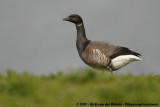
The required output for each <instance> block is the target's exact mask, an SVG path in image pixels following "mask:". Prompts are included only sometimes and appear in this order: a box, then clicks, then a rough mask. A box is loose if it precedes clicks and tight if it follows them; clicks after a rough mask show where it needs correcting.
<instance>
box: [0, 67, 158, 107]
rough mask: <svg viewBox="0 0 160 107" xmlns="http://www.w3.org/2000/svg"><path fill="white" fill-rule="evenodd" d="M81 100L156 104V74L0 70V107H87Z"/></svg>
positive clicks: (88, 70) (93, 102) (90, 102)
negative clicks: (36, 74)
mask: <svg viewBox="0 0 160 107" xmlns="http://www.w3.org/2000/svg"><path fill="white" fill-rule="evenodd" d="M85 103H88V104H89V105H87V106H89V107H96V106H95V105H94V106H93V105H90V104H96V103H101V104H105V103H122V104H125V103H134V104H145V103H156V104H157V103H158V104H159V106H160V76H151V75H139V76H134V75H130V74H114V75H111V74H110V73H107V72H97V71H92V70H90V69H75V70H71V71H70V72H69V73H68V74H64V73H62V72H59V73H57V74H50V75H49V76H35V75H32V74H29V73H26V72H24V73H21V74H19V73H16V72H14V71H12V70H8V71H7V72H6V74H0V107H78V106H79V107H87V106H85ZM78 104H79V105H78ZM80 104H81V105H80ZM122 106H125V105H122ZM122 106H121V107H122ZM99 107H104V106H99ZM112 107H114V106H112ZM117 107H118V106H117ZM127 107H129V106H127ZM141 107H142V106H141ZM154 107H155V106H154Z"/></svg>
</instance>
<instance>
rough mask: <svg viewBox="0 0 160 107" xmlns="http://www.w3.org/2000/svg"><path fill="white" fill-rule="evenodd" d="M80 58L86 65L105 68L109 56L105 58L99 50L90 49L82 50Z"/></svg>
mask: <svg viewBox="0 0 160 107" xmlns="http://www.w3.org/2000/svg"><path fill="white" fill-rule="evenodd" d="M81 59H82V60H83V62H84V63H86V64H87V65H89V66H91V67H93V68H95V69H107V65H108V63H109V61H110V60H109V58H107V57H106V56H105V55H104V54H103V53H102V52H101V51H100V50H98V49H92V50H91V51H90V52H84V53H83V54H82V56H81Z"/></svg>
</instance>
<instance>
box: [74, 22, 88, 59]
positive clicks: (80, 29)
mask: <svg viewBox="0 0 160 107" xmlns="http://www.w3.org/2000/svg"><path fill="white" fill-rule="evenodd" d="M76 28H77V41H76V46H77V49H78V53H79V55H80V56H81V54H82V52H83V51H84V50H85V48H86V46H87V44H88V43H89V40H88V39H87V38H86V34H85V28H84V25H83V23H80V24H76Z"/></svg>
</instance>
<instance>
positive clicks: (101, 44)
mask: <svg viewBox="0 0 160 107" xmlns="http://www.w3.org/2000/svg"><path fill="white" fill-rule="evenodd" d="M63 20H64V21H69V22H72V23H74V24H75V25H76V29H77V40H76V47H77V50H78V53H79V56H80V58H81V59H82V61H83V62H84V63H85V64H87V65H88V66H90V67H92V68H94V69H98V70H103V71H110V72H111V73H112V71H116V70H118V69H120V68H122V67H124V66H126V65H128V64H129V63H131V62H133V61H141V60H142V59H141V58H140V56H141V55H140V54H139V53H137V52H134V51H132V50H130V49H129V48H127V47H121V46H116V45H113V44H110V43H108V42H105V41H92V40H89V39H87V37H86V33H85V28H84V24H83V20H82V18H81V16H79V15H78V14H71V15H69V16H68V17H67V18H64V19H63Z"/></svg>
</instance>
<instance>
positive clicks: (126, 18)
mask: <svg viewBox="0 0 160 107" xmlns="http://www.w3.org/2000/svg"><path fill="white" fill-rule="evenodd" d="M73 13H76V14H79V15H81V16H82V18H83V21H84V25H85V29H86V35H87V37H88V39H91V40H98V41H100V40H103V41H108V42H110V43H113V44H116V45H120V46H126V47H128V48H130V49H131V50H133V51H136V52H138V53H140V54H142V59H143V61H140V62H136V63H131V64H129V65H128V66H126V67H124V68H122V69H120V70H118V72H119V73H123V72H127V73H132V74H150V73H157V74H160V65H159V64H160V57H159V55H160V48H159V46H160V42H159V40H160V1H159V0H101V1H98V0H87V1H86V0H0V15H1V16H0V72H4V71H5V70H6V69H8V68H10V69H13V70H16V71H17V72H23V71H28V72H31V73H33V74H37V75H39V74H49V73H51V72H56V71H57V70H59V69H60V70H63V71H64V72H66V69H69V68H79V67H88V66H87V65H85V64H84V63H83V62H82V61H81V59H80V58H79V55H78V52H77V49H76V28H75V25H74V24H71V23H68V22H64V21H62V19H63V18H65V17H67V16H68V15H70V14H73Z"/></svg>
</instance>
